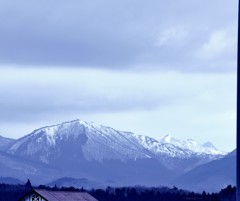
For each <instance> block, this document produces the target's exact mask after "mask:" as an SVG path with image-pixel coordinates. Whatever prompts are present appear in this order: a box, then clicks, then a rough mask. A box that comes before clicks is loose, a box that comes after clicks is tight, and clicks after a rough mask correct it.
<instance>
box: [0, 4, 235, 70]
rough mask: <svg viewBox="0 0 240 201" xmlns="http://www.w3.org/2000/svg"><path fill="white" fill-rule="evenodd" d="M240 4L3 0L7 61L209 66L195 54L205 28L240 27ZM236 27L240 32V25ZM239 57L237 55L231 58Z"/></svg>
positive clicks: (3, 57)
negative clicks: (239, 16) (239, 15)
mask: <svg viewBox="0 0 240 201" xmlns="http://www.w3.org/2000/svg"><path fill="white" fill-rule="evenodd" d="M236 4H237V2H235V1H234V2H231V4H230V3H229V2H228V3H226V1H224V0H221V1H217V0H214V1H212V2H211V3H208V5H207V6H206V5H205V3H203V2H202V1H194V2H192V1H189V0H184V1H181V3H180V2H179V1H175V0H171V1H170V2H165V1H157V0H151V1H150V2H139V1H131V2H129V1H126V0H122V1H120V0H119V1H114V2H112V1H110V0H103V1H91V2H88V1H85V0H83V1H76V0H72V1H67V2H66V1H57V2H56V1H54V0H52V1H46V0H43V1H39V2H34V3H30V2H29V1H26V0H23V1H21V3H20V2H19V3H16V2H14V1H11V0H10V1H7V2H6V1H0V19H1V20H0V32H1V38H0V44H1V46H0V63H1V64H2V65H18V66H19V67H25V66H28V67H33V66H34V67H41V66H47V67H59V66H63V67H66V68H68V67H76V68H77V67H79V68H82V67H88V68H99V69H104V68H105V69H129V68H132V69H134V68H135V67H136V66H141V67H142V68H143V69H146V70H149V69H161V70H169V69H171V70H179V71H191V70H192V71H206V68H207V67H202V66H203V65H198V66H197V67H196V61H195V60H194V59H193V58H192V54H191V53H192V52H195V50H196V49H199V48H200V47H203V46H204V45H205V48H203V49H206V48H207V46H206V44H205V43H206V40H205V39H206V38H205V35H208V34H209V33H214V32H216V31H217V30H225V29H226V28H227V27H229V26H230V27H236V25H237V10H236ZM223 8H227V9H223ZM232 33H233V35H234V37H236V33H237V32H236V30H234V29H232ZM212 37H214V36H212ZM215 37H216V36H215ZM210 40H211V39H210ZM215 40H216V39H215ZM212 43H213V41H212ZM207 49H209V48H207ZM210 50H211V49H209V51H210ZM203 51H204V50H203ZM234 51H235V49H234ZM205 52H206V51H205ZM202 54H203V53H202ZM206 54H207V52H206ZM210 54H213V53H210ZM204 58H205V57H204ZM233 60H236V56H235V57H234V58H230V61H229V60H228V61H227V62H228V64H229V63H232V64H233V62H232V61H233ZM197 62H198V63H201V59H199V60H198V61H197ZM212 62H213V61H212ZM232 64H231V65H232ZM210 65H213V64H210ZM216 65H217V64H216ZM204 66H205V65H204ZM224 69H225V71H229V68H224ZM232 69H233V68H231V70H232ZM210 70H211V68H210ZM213 70H214V71H217V68H214V69H213Z"/></svg>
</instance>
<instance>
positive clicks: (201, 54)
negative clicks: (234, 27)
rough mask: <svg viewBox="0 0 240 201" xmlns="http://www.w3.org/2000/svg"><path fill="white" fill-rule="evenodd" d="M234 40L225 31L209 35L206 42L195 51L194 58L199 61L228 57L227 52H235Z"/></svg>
mask: <svg viewBox="0 0 240 201" xmlns="http://www.w3.org/2000/svg"><path fill="white" fill-rule="evenodd" d="M236 43H237V41H236V38H235V37H234V36H232V35H230V34H229V33H226V31H225V30H221V31H215V32H213V33H211V35H210V37H209V39H208V41H206V43H204V44H203V45H202V46H201V47H200V49H199V50H198V51H197V53H196V56H197V57H198V58H199V59H204V60H205V59H206V60H211V59H216V58H217V59H219V58H220V57H222V56H227V55H229V52H231V51H232V50H236Z"/></svg>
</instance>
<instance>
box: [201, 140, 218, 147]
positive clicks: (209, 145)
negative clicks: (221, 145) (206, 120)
mask: <svg viewBox="0 0 240 201" xmlns="http://www.w3.org/2000/svg"><path fill="white" fill-rule="evenodd" d="M202 146H203V147H209V148H215V147H214V145H213V144H212V143H211V142H209V141H208V142H205V143H204V144H203V145H202Z"/></svg>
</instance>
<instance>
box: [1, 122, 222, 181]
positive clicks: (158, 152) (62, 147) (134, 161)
mask: <svg viewBox="0 0 240 201" xmlns="http://www.w3.org/2000/svg"><path fill="white" fill-rule="evenodd" d="M4 151H5V152H6V153H7V154H8V155H11V156H13V157H17V158H20V159H23V160H27V161H30V162H31V163H36V164H42V165H43V166H44V167H49V168H51V169H53V170H54V171H55V172H54V175H53V178H52V179H57V178H60V177H73V178H88V179H90V180H96V181H99V182H102V183H106V181H111V182H115V183H116V184H118V185H135V184H144V185H161V184H167V183H168V181H170V180H172V179H173V178H175V177H177V176H179V175H181V174H182V173H184V172H186V171H188V170H190V169H193V168H194V167H196V166H198V165H200V164H203V163H206V162H208V161H211V160H212V159H215V158H221V157H222V155H221V154H219V153H214V152H213V153H205V152H197V151H193V150H191V149H189V148H187V147H185V146H184V145H183V143H182V144H174V143H168V142H163V141H161V140H156V139H153V138H150V137H147V136H141V135H135V134H133V133H130V132H123V131H117V130H115V129H113V128H110V127H106V126H102V125H97V124H95V123H87V122H84V121H80V120H74V121H70V122H64V123H61V124H58V125H54V126H46V127H43V128H40V129H37V130H35V131H33V132H32V133H31V134H29V135H26V136H24V137H22V138H20V139H18V140H16V141H15V142H13V143H10V144H8V146H6V147H5V148H4ZM36 177H37V176H36ZM49 179H50V178H49Z"/></svg>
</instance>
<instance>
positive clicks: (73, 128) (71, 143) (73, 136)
mask: <svg viewBox="0 0 240 201" xmlns="http://www.w3.org/2000/svg"><path fill="white" fill-rule="evenodd" d="M73 149H74V152H71V150H73ZM63 150H68V152H71V153H72V154H74V155H83V157H84V158H85V159H87V160H89V161H92V160H94V161H98V162H102V161H103V160H110V159H120V160H122V161H125V160H127V159H133V158H134V159H136V158H149V157H151V155H152V153H151V152H149V151H148V150H146V149H145V148H144V147H143V146H142V145H141V144H140V143H139V142H138V141H137V140H136V137H135V135H134V134H133V133H130V132H120V131H117V130H115V129H113V128H110V127H105V126H101V125H97V124H95V123H87V122H84V121H80V120H74V121H70V122H65V123H62V124H58V125H54V126H48V127H43V128H40V129H37V130H35V131H33V132H32V133H31V134H29V135H27V136H25V137H23V138H20V139H19V140H17V141H16V143H15V144H13V145H12V146H11V147H10V148H9V149H8V153H11V154H17V155H20V156H25V157H31V156H34V158H35V157H36V156H37V157H38V158H39V160H41V161H42V162H44V163H49V161H50V160H49V159H50V158H51V157H53V156H51V155H52V154H53V153H54V156H55V157H56V156H59V155H61V154H60V153H61V152H63ZM35 155H36V156H35ZM79 157H80V156H79Z"/></svg>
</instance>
